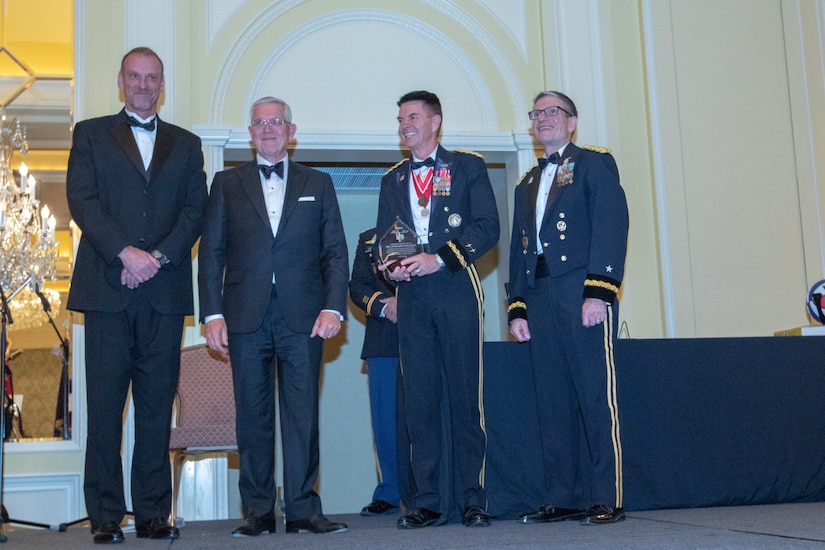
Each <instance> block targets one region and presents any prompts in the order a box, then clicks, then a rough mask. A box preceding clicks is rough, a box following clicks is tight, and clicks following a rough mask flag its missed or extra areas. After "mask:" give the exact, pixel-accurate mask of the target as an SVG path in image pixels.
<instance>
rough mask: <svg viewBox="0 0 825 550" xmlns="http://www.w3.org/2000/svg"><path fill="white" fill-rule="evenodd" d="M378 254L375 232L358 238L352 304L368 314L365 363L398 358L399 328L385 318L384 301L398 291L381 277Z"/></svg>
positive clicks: (362, 352)
mask: <svg viewBox="0 0 825 550" xmlns="http://www.w3.org/2000/svg"><path fill="white" fill-rule="evenodd" d="M377 254H378V244H377V235H376V234H375V229H367V230H366V231H363V232H361V234H360V235H359V236H358V249H357V250H356V251H355V259H354V260H353V262H352V278H351V279H350V281H349V297H350V299H351V300H352V303H353V304H355V305H356V306H358V307H359V308H361V309H362V310H364V312H366V314H367V321H366V322H367V327H366V332H365V333H364V346H363V347H362V348H361V359H369V358H370V357H398V325H396V324H395V323H393V322H392V321H390V320H389V319H386V318H384V317H381V310H382V309H383V308H384V304H382V303H381V300H383V299H384V298H391V297H393V296H395V288H394V287H393V286H392V285H391V284H390V283H389V282H388V281H387V280H386V279H385V278H384V276H383V275H381V274H379V273H378V268H377V267H376V260H375V258H376V256H375V255H377Z"/></svg>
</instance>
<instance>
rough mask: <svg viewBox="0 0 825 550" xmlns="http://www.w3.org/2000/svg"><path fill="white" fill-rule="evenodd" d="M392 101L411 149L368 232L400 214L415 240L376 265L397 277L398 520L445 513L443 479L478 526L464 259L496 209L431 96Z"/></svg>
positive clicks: (480, 243)
mask: <svg viewBox="0 0 825 550" xmlns="http://www.w3.org/2000/svg"><path fill="white" fill-rule="evenodd" d="M398 107H399V111H398V134H399V136H400V137H401V141H402V142H403V143H404V144H405V145H406V146H407V147H409V149H410V151H411V153H412V157H413V158H412V159H411V160H410V159H405V160H403V161H402V162H400V163H398V164H397V165H396V166H395V167H393V168H392V169H391V170H390V171H389V172H387V174H385V175H384V177H383V179H382V181H381V192H380V196H379V203H378V223H377V224H376V233H377V235H378V236H379V239H380V238H382V236H383V235H386V234H387V232H388V231H389V230H390V229H391V228H392V227H393V224H394V223H395V222H396V221H397V220H400V221H402V222H404V223H405V224H406V226H407V227H409V228H411V229H413V230H414V231H415V233H416V234H417V235H418V237H419V238H420V241H421V243H422V245H423V247H424V252H422V253H419V254H416V255H413V256H411V257H409V258H407V259H404V260H402V261H401V262H400V265H398V266H393V268H391V269H388V265H387V264H384V265H382V266H380V269H382V270H383V271H384V273H385V274H386V276H387V277H389V278H390V279H392V280H393V281H396V282H397V283H398V291H397V300H398V301H397V305H398V335H399V345H400V357H401V376H402V388H403V391H402V395H401V396H399V397H400V398H401V399H403V401H404V407H405V409H404V410H405V416H406V422H407V434H405V435H409V440H410V453H409V454H410V462H411V465H410V467H411V471H412V478H413V481H414V483H413V486H414V491H413V494H412V495H411V498H410V502H409V503H408V504H409V508H408V510H407V513H406V514H405V515H403V516H402V517H401V518H400V519H399V520H398V527H399V528H402V529H408V528H418V527H426V526H428V525H433V524H436V523H443V522H445V521H449V520H450V517H449V516H450V515H451V513H452V512H453V511H454V510H453V508H452V507H451V506H450V505H449V501H450V500H452V498H450V497H449V493H450V491H451V490H452V489H453V488H454V491H455V495H454V498H455V500H456V501H457V505H458V506H457V509H458V510H457V511H458V512H459V513H460V514H461V518H462V522H463V523H464V525H467V526H471V527H474V526H486V525H489V515H488V514H487V511H486V508H487V498H486V495H485V491H484V462H485V454H486V447H487V436H486V433H485V429H484V408H483V402H482V390H483V369H482V354H481V346H482V343H483V341H484V338H483V296H482V289H481V279H480V277H479V274H478V272H477V271H476V267H475V264H474V262H475V261H476V260H477V259H478V258H480V257H481V256H482V255H483V254H484V253H486V252H487V251H488V250H490V248H492V247H493V246H494V245H495V244H496V242H497V241H498V237H499V223H498V210H497V208H496V202H495V196H494V195H493V189H492V186H491V184H490V179H489V177H488V175H487V166H486V165H485V163H484V161H483V159H481V158H480V157H479V155H477V154H475V153H467V152H458V151H447V150H445V149H444V148H443V147H441V146H440V145H439V143H438V133H439V130H440V128H441V117H442V114H441V103H440V101H439V99H438V96H436V95H435V94H433V93H431V92H427V91H417V92H410V93H408V94H406V95H404V96H403V97H402V98H401V99H400V100H399V101H398ZM442 380H443V383H442ZM442 404H444V405H445V406H444V407H443V408H442ZM443 410H447V411H449V412H448V415H446V416H445V415H442V411H443ZM445 418H449V420H447V421H445ZM442 428H443V429H444V430H446V432H442ZM399 436H400V435H399ZM447 442H452V448H451V449H445V448H444V447H443V444H445V443H447ZM442 457H451V460H453V467H452V468H447V470H449V469H452V471H453V477H455V482H454V484H453V486H454V487H449V484H448V482H447V480H445V479H442V477H443V476H442V475H441V473H442V472H444V471H445V468H444V467H443V465H442V463H441V461H442ZM445 486H447V487H446V490H445ZM445 494H446V495H445Z"/></svg>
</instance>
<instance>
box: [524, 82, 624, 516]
mask: <svg viewBox="0 0 825 550" xmlns="http://www.w3.org/2000/svg"><path fill="white" fill-rule="evenodd" d="M529 118H530V120H531V121H532V124H533V134H534V136H535V138H536V140H538V141H539V142H540V143H541V144H542V145H543V146H544V151H545V156H544V157H543V158H540V159H539V164H538V166H536V167H534V168H533V169H532V170H530V171H529V172H527V173H526V174H525V175H524V176H523V177H522V178H521V180H520V181H519V183H518V184H516V191H515V201H514V206H513V233H512V242H511V243H510V285H509V290H510V305H509V308H508V319H509V322H510V332H511V333H512V334H513V336H515V337H516V339H517V340H518V341H519V342H529V343H530V344H529V345H530V356H531V364H532V370H533V380H534V384H535V388H536V396H537V399H538V403H539V407H540V411H539V425H540V426H539V427H540V430H541V449H542V456H543V458H544V466H543V471H541V472H537V473H538V475H543V476H544V480H545V495H544V505H543V506H542V507H541V508H539V509H538V510H536V511H533V512H530V513H527V514H524V515H522V516H521V518H520V521H521V522H523V523H548V522H555V521H563V520H580V521H581V522H582V523H583V524H588V525H595V524H606V523H614V522H617V521H621V520H623V519H624V517H625V516H624V508H623V507H622V494H623V486H622V442H621V437H620V430H619V409H618V403H617V402H616V366H615V364H614V362H613V346H614V343H615V340H616V330H617V328H618V327H617V324H618V314H617V311H616V310H617V308H618V302H617V299H616V294H617V293H618V291H619V286H620V285H621V282H622V276H623V274H624V262H625V254H626V251H627V231H628V212H627V201H626V199H625V194H624V191H623V190H622V187H621V186H620V185H619V171H618V169H617V167H616V161H615V160H613V157H612V156H611V155H610V154H609V153H608V152H607V151H606V150H604V149H599V148H594V149H595V150H591V149H590V148H579V147H577V146H576V145H575V144H573V143H572V142H571V139H572V137H573V133H574V132H575V130H576V125H577V123H578V113H577V111H576V106H575V104H574V103H573V101H572V100H571V99H570V98H569V97H567V96H566V95H564V94H562V93H560V92H554V91H550V92H542V93H540V94H538V96H537V97H536V99H535V100H534V101H533V110H532V111H530V113H529ZM528 319H529V321H528ZM584 449H586V451H583V450H584Z"/></svg>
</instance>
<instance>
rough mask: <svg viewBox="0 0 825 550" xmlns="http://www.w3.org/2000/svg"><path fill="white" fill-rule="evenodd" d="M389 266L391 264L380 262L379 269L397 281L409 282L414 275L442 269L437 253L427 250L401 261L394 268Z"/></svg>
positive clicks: (427, 273) (420, 275)
mask: <svg viewBox="0 0 825 550" xmlns="http://www.w3.org/2000/svg"><path fill="white" fill-rule="evenodd" d="M389 266H390V264H379V265H378V269H379V270H380V271H383V272H384V275H385V276H386V277H387V278H388V279H390V280H391V281H396V282H409V281H410V280H411V279H412V278H413V277H423V276H424V275H430V274H431V273H435V272H436V271H438V270H439V269H441V264H439V263H438V260H437V259H436V255H435V254H428V253H427V252H422V253H420V254H416V255H415V256H410V257H409V258H406V259H404V260H401V261H399V262H398V263H397V264H396V265H395V268H394V269H389Z"/></svg>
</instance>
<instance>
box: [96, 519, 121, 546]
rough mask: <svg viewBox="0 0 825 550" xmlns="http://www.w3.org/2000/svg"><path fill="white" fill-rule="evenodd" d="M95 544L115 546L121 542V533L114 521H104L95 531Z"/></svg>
mask: <svg viewBox="0 0 825 550" xmlns="http://www.w3.org/2000/svg"><path fill="white" fill-rule="evenodd" d="M94 541H95V544H117V543H118V542H123V531H122V530H121V529H120V525H118V524H117V523H115V522H114V521H104V522H103V524H102V525H101V526H100V527H99V528H98V529H97V531H95V536H94Z"/></svg>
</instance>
